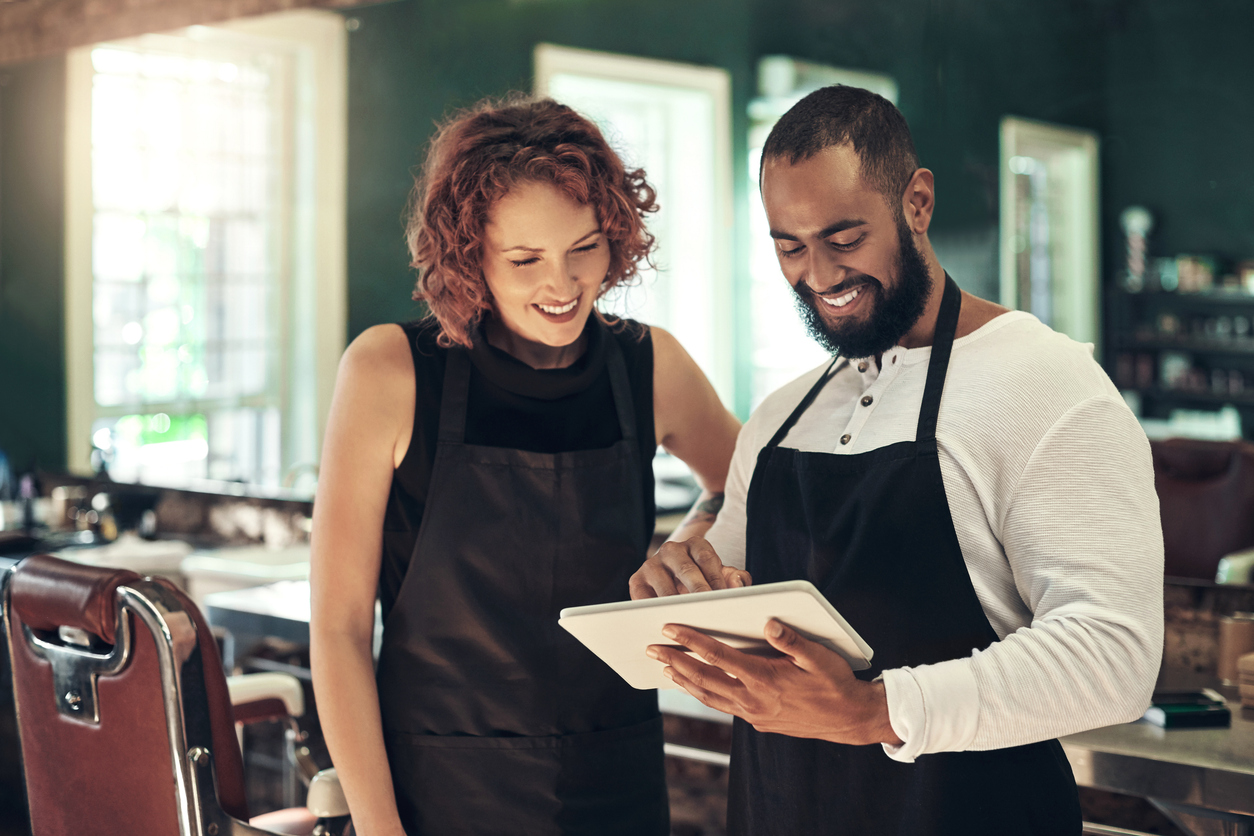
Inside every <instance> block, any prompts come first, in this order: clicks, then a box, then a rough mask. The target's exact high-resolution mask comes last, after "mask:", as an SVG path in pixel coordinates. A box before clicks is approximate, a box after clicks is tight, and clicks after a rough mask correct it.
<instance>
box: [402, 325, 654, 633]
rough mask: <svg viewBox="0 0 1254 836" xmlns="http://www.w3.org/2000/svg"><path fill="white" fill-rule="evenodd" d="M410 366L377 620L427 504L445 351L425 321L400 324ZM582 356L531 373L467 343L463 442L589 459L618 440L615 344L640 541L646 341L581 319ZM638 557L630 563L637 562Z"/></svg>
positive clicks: (647, 528)
mask: <svg viewBox="0 0 1254 836" xmlns="http://www.w3.org/2000/svg"><path fill="white" fill-rule="evenodd" d="M401 327H402V328H403V329H404V330H405V334H406V336H407V337H409V347H410V351H411V353H412V355H413V359H414V374H415V378H416V380H415V384H416V391H415V408H414V429H413V436H412V437H411V439H410V442H409V449H408V450H407V451H406V452H405V458H404V459H403V460H402V461H401V464H400V466H399V467H397V468H396V470H395V471H393V474H392V489H391V493H390V494H389V496H388V504H387V511H386V513H385V514H384V517H383V562H382V566H381V567H380V571H379V599H380V601H381V603H382V606H383V618H384V619H385V620H386V619H387V617H388V613H389V612H391V609H392V604H393V603H394V602H395V601H396V596H397V593H398V592H399V590H400V588H401V581H402V580H404V578H405V570H406V569H407V568H408V567H409V560H410V557H411V555H412V554H413V551H414V543H415V542H416V541H417V539H418V528H419V526H421V524H422V514H423V510H424V509H425V507H426V503H427V489H428V486H429V484H430V481H431V467H432V465H433V464H434V463H435V449H436V437H437V433H438V430H439V423H440V399H441V393H442V391H443V386H444V365H445V362H446V360H447V359H448V349H446V348H441V347H440V346H439V345H437V344H436V337H437V336H439V333H440V330H439V325H438V324H437V323H436V322H435V320H434V319H423V320H418V321H415V322H407V323H403V324H402V325H401ZM585 333H586V334H587V337H588V343H587V349H586V350H585V351H584V354H583V356H582V357H580V358H579V359H578V360H576V361H575V362H574V363H572V364H571V365H570V366H567V367H566V368H562V369H533V368H532V367H531V366H528V365H527V364H526V363H523V362H522V361H521V360H518V359H517V358H515V357H513V356H511V355H509V354H508V353H506V352H504V351H501V350H500V349H498V348H495V347H493V346H491V345H489V344H488V342H487V340H486V339H485V338H484V337H483V333H482V331H479V332H478V333H477V334H476V335H475V339H474V347H473V348H472V349H471V352H470V357H471V361H472V369H471V376H470V393H469V402H468V404H467V411H466V443H467V444H477V445H482V446H485V447H508V448H511V449H516V450H530V451H532V452H536V453H558V452H562V451H566V450H595V449H599V448H602V447H609V446H611V445H612V444H614V443H616V442H618V441H620V440H621V439H622V433H621V431H620V429H619V423H618V417H617V414H616V413H615V410H614V397H613V394H612V393H611V391H610V378H609V373H608V371H607V370H606V364H605V340H616V341H617V342H618V344H619V346H620V347H621V348H622V351H623V359H624V360H625V361H626V364H627V376H628V378H629V379H630V381H631V397H632V403H633V405H634V408H635V411H636V426H637V427H638V428H639V437H640V443H639V447H640V472H641V474H642V475H643V477H644V478H643V479H642V480H641V481H642V490H643V492H644V496H643V497H642V499H643V500H644V504H643V508H644V510H645V515H644V516H645V519H643V520H641V521H640V524H641V526H642V527H643V528H644V534H645V539H646V540H648V538H649V537H650V536H651V535H652V534H653V526H654V514H655V506H654V500H653V455H654V453H655V452H656V450H657V444H656V442H655V440H654V433H655V430H654V426H653V340H652V337H651V335H650V334H649V330H648V327H647V326H645V325H642V324H640V323H638V322H634V321H632V320H629V319H627V320H615V319H610V320H609V325H608V326H607V325H605V324H602V323H601V322H600V321H598V320H597V318H596V317H595V316H590V317H588V325H587V327H586V328H585ZM644 557H645V556H644V555H641V556H640V559H641V561H643V560H644Z"/></svg>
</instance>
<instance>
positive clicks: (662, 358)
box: [651, 328, 747, 583]
mask: <svg viewBox="0 0 1254 836" xmlns="http://www.w3.org/2000/svg"><path fill="white" fill-rule="evenodd" d="M651 331H652V333H653V413H654V424H655V426H656V429H657V440H658V443H659V444H661V445H662V447H664V448H665V449H666V451H667V452H669V453H671V454H672V455H674V456H676V457H678V458H680V459H682V460H683V462H684V463H685V464H687V465H688V467H689V468H691V470H692V472H693V475H694V476H696V479H697V483H698V484H700V485H701V489H702V490H701V495H700V496H699V497H698V498H697V501H696V504H695V505H693V507H692V510H691V511H689V512H688V515H687V516H686V517H684V520H683V522H681V523H680V524H679V527H678V528H676V529H675V531H674V532H673V533H672V534H671V536H670V539H671V540H673V541H681V542H682V541H687V540H691V539H692V538H699V537H701V535H703V534H705V532H706V531H708V530H709V528H710V526H711V525H713V524H714V520H715V518H716V517H717V516H718V511H719V509H720V508H721V507H722V505H723V485H724V483H725V482H726V481H727V468H728V466H729V465H730V463H731V457H732V451H733V450H734V449H735V447H736V434H737V433H739V432H740V422H739V421H737V420H736V417H735V416H734V415H732V414H731V413H730V412H728V411H727V409H726V407H724V406H723V404H722V402H721V401H720V400H719V398H718V394H717V393H716V392H715V391H714V387H713V386H711V385H710V381H709V380H708V379H707V378H706V376H705V374H704V373H703V372H702V371H701V369H700V367H699V366H697V364H696V362H695V361H694V360H693V359H692V357H690V356H689V355H688V352H687V351H685V350H684V347H683V346H682V345H680V344H679V341H678V340H676V339H675V338H674V337H673V336H671V335H670V334H669V333H668V332H666V331H664V330H662V329H661V328H652V329H651ZM710 553H711V554H712V553H713V550H712V549H711V550H710ZM741 574H742V570H737V569H727V570H726V572H724V576H725V577H724V580H726V581H728V582H731V583H735V580H736V579H740V580H742V581H747V574H746V575H745V576H744V577H743V578H741Z"/></svg>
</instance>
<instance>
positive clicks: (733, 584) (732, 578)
mask: <svg viewBox="0 0 1254 836" xmlns="http://www.w3.org/2000/svg"><path fill="white" fill-rule="evenodd" d="M723 581H724V582H725V583H726V584H727V588H728V589H739V588H740V587H743V586H752V585H753V577H752V576H751V575H750V574H749V573H748V572H746V571H745V570H744V569H737V568H736V567H734V566H724V567H723Z"/></svg>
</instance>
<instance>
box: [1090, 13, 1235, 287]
mask: <svg viewBox="0 0 1254 836" xmlns="http://www.w3.org/2000/svg"><path fill="white" fill-rule="evenodd" d="M1252 38H1254V3H1250V2H1248V0H1210V2H1207V3H1205V4H1202V5H1200V6H1199V4H1197V3H1189V2H1181V0H1141V2H1136V3H1133V4H1130V8H1129V9H1128V10H1127V13H1126V14H1124V15H1122V16H1121V19H1120V20H1119V21H1118V25H1117V26H1116V27H1115V28H1114V29H1113V31H1112V32H1111V34H1110V39H1109V47H1110V51H1109V57H1108V75H1107V81H1106V96H1107V105H1106V109H1107V113H1108V115H1107V134H1106V136H1105V138H1104V139H1105V146H1106V153H1105V155H1104V163H1105V171H1104V177H1103V179H1104V183H1105V191H1104V195H1103V197H1104V201H1105V203H1104V214H1105V216H1106V229H1105V232H1106V235H1107V236H1108V237H1109V238H1110V239H1111V240H1113V241H1118V239H1119V237H1120V236H1121V234H1122V233H1121V232H1120V229H1119V225H1118V218H1119V213H1120V212H1122V211H1123V210H1124V209H1125V208H1126V207H1128V206H1130V205H1142V206H1145V207H1147V208H1149V209H1150V211H1151V212H1153V213H1154V216H1155V219H1156V225H1155V229H1154V232H1153V233H1152V237H1151V247H1152V249H1153V251H1154V252H1155V254H1157V255H1176V254H1179V253H1197V254H1216V255H1220V256H1222V257H1226V258H1229V259H1244V258H1254V61H1251V57H1250V54H1251V39H1252ZM1108 249H1110V250H1113V252H1114V254H1115V257H1114V258H1113V259H1112V261H1110V262H1108V264H1109V265H1110V266H1111V268H1112V269H1111V270H1110V271H1108V275H1109V274H1113V272H1114V271H1113V268H1114V266H1115V264H1116V263H1117V261H1118V255H1119V253H1120V250H1119V248H1108Z"/></svg>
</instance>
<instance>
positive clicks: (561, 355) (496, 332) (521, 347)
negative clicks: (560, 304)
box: [483, 317, 588, 369]
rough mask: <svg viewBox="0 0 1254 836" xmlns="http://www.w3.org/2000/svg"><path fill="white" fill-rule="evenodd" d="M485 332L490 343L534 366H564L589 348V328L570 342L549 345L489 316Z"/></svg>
mask: <svg viewBox="0 0 1254 836" xmlns="http://www.w3.org/2000/svg"><path fill="white" fill-rule="evenodd" d="M483 333H484V336H485V337H486V338H487V340H488V345H490V346H492V347H493V348H499V349H500V350H501V351H504V352H505V353H506V354H508V355H509V356H511V357H513V358H514V359H515V360H519V361H521V362H523V363H526V364H527V365H528V366H531V368H533V369H564V368H566V367H567V366H569V365H571V364H572V363H574V362H575V361H576V360H578V359H579V358H580V357H582V356H583V353H584V350H585V349H586V348H587V347H588V333H587V330H586V329H585V330H584V331H582V332H580V334H579V339H577V340H575V341H574V342H573V343H571V344H570V345H546V344H545V343H538V342H534V341H532V340H529V339H527V338H526V337H523V336H520V335H518V334H516V333H514V332H513V331H511V330H509V329H508V328H506V327H505V326H504V325H502V324H501V321H500V320H499V319H496V318H495V317H489V318H488V319H487V320H486V321H485V322H484V323H483Z"/></svg>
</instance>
